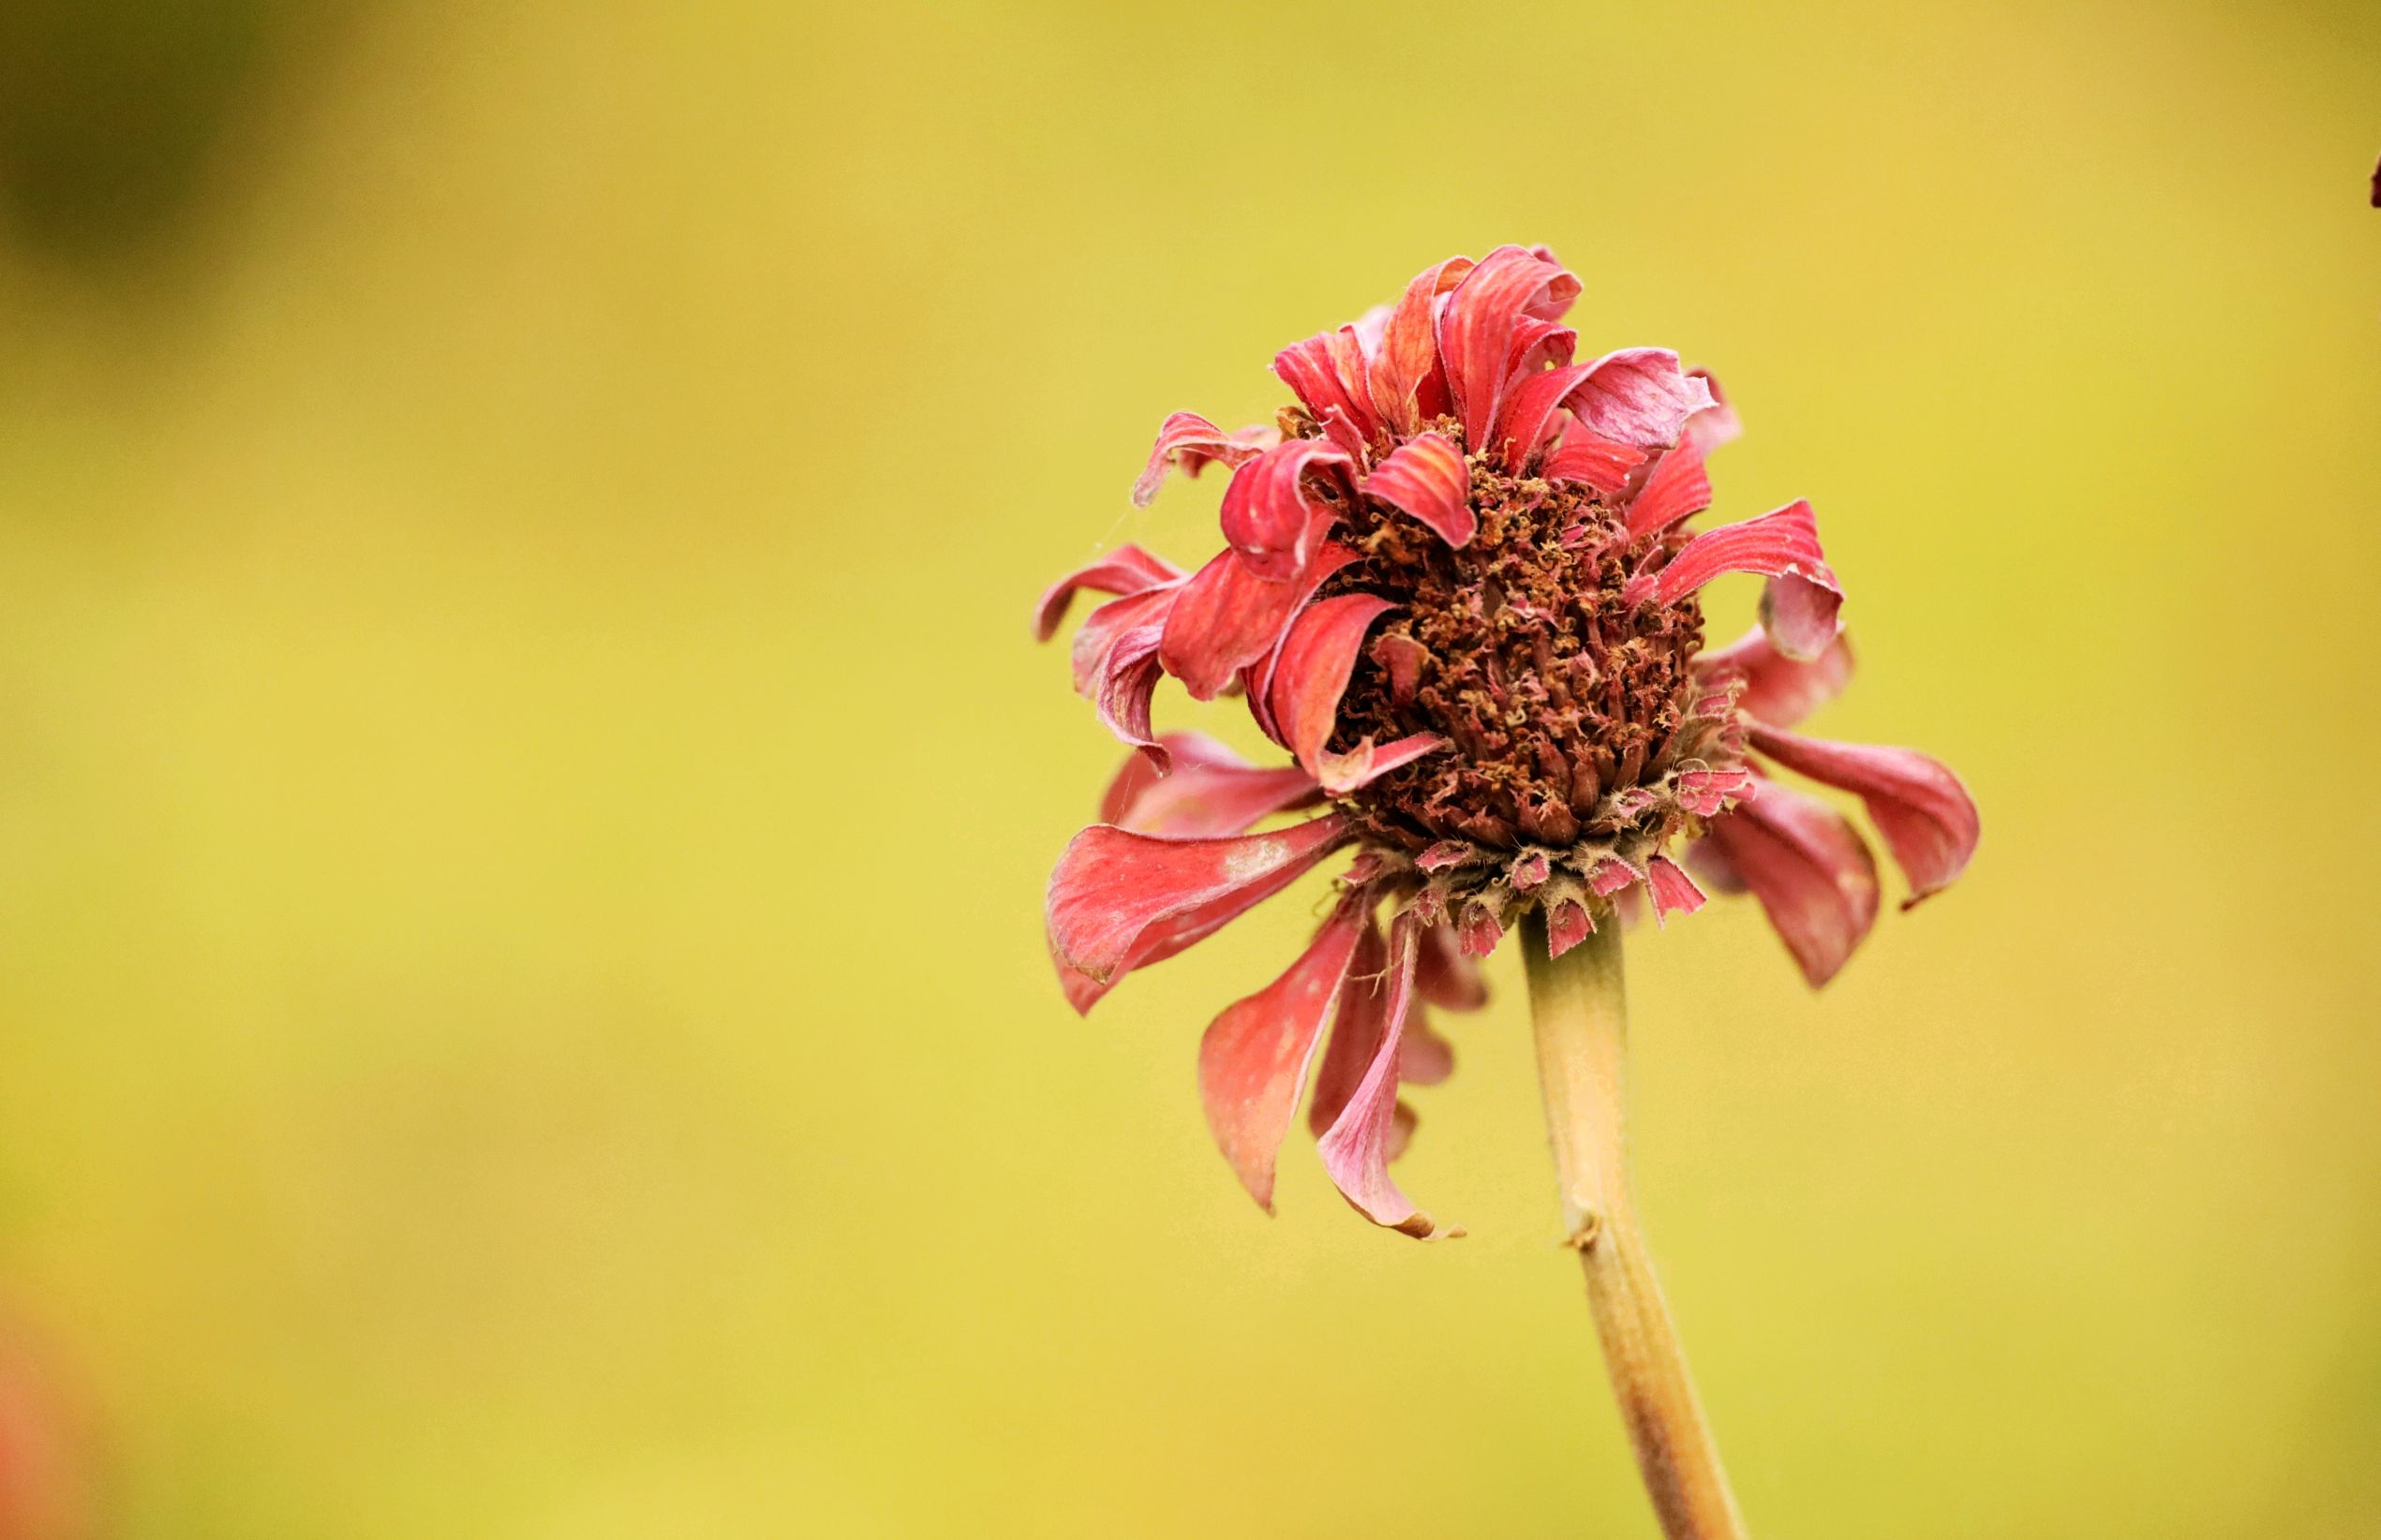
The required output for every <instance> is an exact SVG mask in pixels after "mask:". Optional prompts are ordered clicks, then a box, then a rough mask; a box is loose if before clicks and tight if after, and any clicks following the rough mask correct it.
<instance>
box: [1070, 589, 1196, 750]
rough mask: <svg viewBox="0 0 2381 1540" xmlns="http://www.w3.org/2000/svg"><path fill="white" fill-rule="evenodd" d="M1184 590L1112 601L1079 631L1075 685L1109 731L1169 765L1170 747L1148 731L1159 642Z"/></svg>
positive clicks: (1152, 593)
mask: <svg viewBox="0 0 2381 1540" xmlns="http://www.w3.org/2000/svg"><path fill="white" fill-rule="evenodd" d="M1181 592H1182V589H1180V588H1178V587H1174V586H1171V585H1168V586H1166V587H1162V588H1153V589H1150V590H1149V591H1147V592H1145V593H1139V594H1134V595H1132V596H1130V597H1128V598H1125V599H1116V600H1109V602H1107V603H1105V604H1103V605H1101V606H1100V607H1099V608H1098V609H1096V610H1094V611H1093V612H1092V613H1091V615H1089V616H1087V617H1086V618H1085V619H1084V621H1083V624H1082V627H1081V629H1079V630H1078V631H1077V632H1076V633H1075V646H1074V665H1075V688H1076V689H1078V690H1079V691H1081V692H1082V694H1083V695H1084V696H1085V697H1086V698H1087V699H1089V700H1090V701H1091V703H1093V705H1094V706H1095V707H1096V708H1097V709H1098V711H1099V719H1100V720H1101V721H1102V722H1104V723H1106V724H1107V725H1108V729H1109V732H1111V733H1115V734H1116V735H1117V737H1119V738H1121V739H1123V740H1124V742H1125V743H1128V744H1131V745H1132V746H1133V747H1135V748H1138V749H1140V750H1141V751H1142V752H1143V753H1145V754H1147V755H1148V756H1149V758H1150V759H1151V761H1152V762H1153V764H1154V766H1155V767H1156V768H1157V769H1158V770H1160V771H1163V770H1164V769H1165V768H1166V749H1165V748H1164V747H1163V746H1162V745H1160V744H1159V743H1158V741H1157V739H1156V737H1155V736H1154V735H1153V733H1151V731H1150V721H1149V704H1150V697H1151V695H1152V694H1153V693H1154V692H1155V690H1156V689H1157V677H1158V668H1157V646H1158V641H1159V639H1160V638H1161V637H1162V636H1164V635H1165V628H1166V618H1167V613H1168V611H1169V610H1171V609H1172V608H1173V604H1174V600H1175V596H1176V595H1178V594H1180V593H1181Z"/></svg>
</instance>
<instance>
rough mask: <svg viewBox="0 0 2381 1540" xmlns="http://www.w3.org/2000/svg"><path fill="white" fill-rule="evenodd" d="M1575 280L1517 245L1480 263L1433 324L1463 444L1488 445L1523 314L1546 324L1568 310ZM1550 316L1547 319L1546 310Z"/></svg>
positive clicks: (1501, 248) (1575, 291)
mask: <svg viewBox="0 0 2381 1540" xmlns="http://www.w3.org/2000/svg"><path fill="white" fill-rule="evenodd" d="M1578 293H1579V280H1578V279H1576V278H1574V277H1572V276H1571V275H1570V274H1568V273H1565V272H1564V271H1563V270H1562V268H1561V267H1560V266H1559V265H1557V264H1556V263H1555V262H1552V261H1549V260H1547V259H1545V258H1543V257H1540V256H1539V255H1538V254H1536V253H1535V252H1531V251H1526V250H1524V249H1523V248H1522V247H1520V246H1498V247H1497V248H1496V250H1494V251H1492V252H1490V253H1489V254H1488V255H1487V256H1486V257H1484V258H1482V259H1481V263H1480V265H1479V266H1478V267H1476V268H1473V269H1472V270H1471V272H1470V274H1467V275H1466V277H1465V279H1464V281H1463V282H1462V283H1461V284H1460V285H1458V286H1457V287H1456V289H1455V291H1454V292H1453V293H1452V294H1451V295H1449V296H1448V297H1447V307H1446V309H1445V311H1444V312H1442V313H1441V314H1440V316H1439V318H1438V356H1439V359H1440V360H1441V362H1442V363H1444V364H1445V365H1446V369H1447V383H1448V388H1449V390H1450V392H1451V393H1452V395H1453V396H1454V403H1455V408H1456V411H1457V414H1458V415H1459V416H1460V418H1461V419H1462V421H1463V424H1464V442H1465V443H1466V444H1482V443H1485V442H1487V438H1488V430H1489V428H1490V426H1491V425H1492V424H1493V423H1494V422H1496V408H1497V407H1498V406H1499V405H1500V404H1501V403H1502V401H1503V398H1504V392H1505V385H1506V380H1507V378H1508V377H1509V375H1510V372H1511V368H1512V365H1513V363H1514V360H1513V357H1512V340H1513V333H1514V329H1515V327H1516V325H1517V323H1519V322H1520V320H1521V318H1522V317H1523V315H1524V314H1525V313H1529V314H1532V315H1535V316H1537V317H1538V318H1540V319H1551V318H1553V317H1555V316H1559V315H1561V314H1562V312H1563V311H1564V310H1566V309H1568V308H1570V301H1571V300H1572V299H1574V298H1576V297H1577V295H1578ZM1550 311H1551V314H1549V312H1550Z"/></svg>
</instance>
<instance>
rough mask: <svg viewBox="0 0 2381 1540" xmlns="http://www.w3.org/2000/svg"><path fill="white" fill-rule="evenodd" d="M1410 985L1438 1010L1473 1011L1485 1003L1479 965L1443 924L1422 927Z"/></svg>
mask: <svg viewBox="0 0 2381 1540" xmlns="http://www.w3.org/2000/svg"><path fill="white" fill-rule="evenodd" d="M1414 987H1415V988H1416V989H1418V990H1420V991H1421V997H1422V999H1424V1000H1428V1001H1430V1003H1431V1004H1433V1005H1436V1006H1437V1007H1438V1008H1439V1009H1440V1010H1442V1011H1477V1010H1479V1009H1480V1008H1481V1006H1483V1005H1485V1004H1487V1003H1488V985H1487V984H1486V983H1485V982H1484V981H1483V980H1482V979H1481V976H1480V965H1479V964H1478V963H1476V962H1474V961H1473V960H1472V959H1471V958H1469V957H1466V956H1465V955H1464V952H1463V948H1462V946H1461V945H1459V944H1458V943H1457V941H1456V940H1455V932H1454V931H1453V930H1452V929H1451V927H1449V926H1447V925H1424V926H1423V927H1422V933H1421V941H1420V942H1419V943H1418V948H1417V951H1416V954H1415V957H1414Z"/></svg>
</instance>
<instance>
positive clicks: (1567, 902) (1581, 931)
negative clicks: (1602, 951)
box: [1546, 898, 1596, 957]
mask: <svg viewBox="0 0 2381 1540" xmlns="http://www.w3.org/2000/svg"><path fill="white" fill-rule="evenodd" d="M1595 931H1596V922H1595V920H1594V919H1593V918H1591V917H1590V916H1589V915H1588V913H1587V906H1586V905H1585V904H1583V903H1581V902H1580V901H1579V900H1578V899H1576V898H1557V899H1555V901H1554V902H1553V903H1552V904H1550V905H1548V906H1547V908H1546V955H1548V956H1550V957H1559V956H1561V955H1563V954H1564V953H1566V952H1568V951H1570V949H1571V948H1572V947H1574V946H1577V945H1578V944H1579V943H1580V942H1582V941H1584V940H1586V939H1587V938H1588V937H1590V936H1592V935H1594V934H1595Z"/></svg>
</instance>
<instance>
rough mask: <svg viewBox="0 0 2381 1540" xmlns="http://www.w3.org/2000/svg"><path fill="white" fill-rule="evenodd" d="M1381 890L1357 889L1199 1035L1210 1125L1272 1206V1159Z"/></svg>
mask: <svg viewBox="0 0 2381 1540" xmlns="http://www.w3.org/2000/svg"><path fill="white" fill-rule="evenodd" d="M1371 904H1372V896H1371V895H1370V894H1355V893H1351V894H1349V895H1348V896H1347V897H1346V898H1344V899H1342V900H1341V901H1340V904H1339V907H1338V908H1337V909H1335V910H1333V911H1332V915H1331V918H1329V919H1327V920H1325V921H1324V922H1323V925H1322V928H1321V929H1320V930H1318V931H1317V932H1316V933H1315V940H1314V941H1313V942H1312V944H1310V945H1309V946H1308V947H1307V948H1306V951H1305V953H1304V954H1303V955H1301V956H1300V957H1299V959H1298V960H1297V961H1296V962H1294V963H1292V964H1290V965H1289V970H1288V971H1287V972H1285V973H1284V974H1282V976H1281V977H1280V978H1278V979H1275V980H1274V981H1273V982H1272V984H1270V985H1266V986H1265V987H1264V988H1263V989H1260V990H1258V991H1257V993H1256V994H1254V995H1251V996H1249V997H1248V998H1247V999H1246V1000H1241V1001H1239V1002H1238V1003H1236V1004H1234V1005H1231V1006H1229V1007H1228V1008H1227V1009H1226V1010H1225V1012H1224V1014H1221V1015H1219V1016H1217V1017H1216V1018H1215V1019H1214V1021H1213V1023H1212V1024H1210V1026H1209V1027H1208V1029H1207V1033H1206V1035H1205V1036H1204V1037H1202V1038H1200V1039H1199V1043H1198V1094H1199V1100H1200V1101H1201V1102H1202V1103H1204V1104H1205V1106H1206V1108H1207V1126H1208V1128H1209V1130H1210V1131H1212V1132H1213V1133H1214V1135H1215V1144H1216V1147H1217V1148H1220V1149H1221V1150H1222V1151H1223V1152H1224V1159H1225V1160H1227V1161H1228V1162H1231V1167H1232V1170H1233V1172H1234V1173H1235V1174H1236V1175H1237V1176H1238V1177H1240V1182H1241V1185H1242V1186H1243V1187H1244V1188H1246V1189H1248V1195H1249V1196H1250V1197H1252V1198H1255V1199H1256V1200H1257V1206H1258V1207H1261V1208H1263V1209H1264V1210H1265V1211H1266V1212H1267V1213H1269V1214H1270V1213H1272V1211H1273V1159H1274V1156H1275V1154H1276V1153H1277V1152H1278V1151H1279V1150H1280V1148H1281V1142H1282V1135H1283V1134H1284V1133H1287V1132H1288V1131H1289V1123H1290V1118H1291V1117H1292V1115H1294V1114H1295V1113H1296V1111H1297V1110H1298V1093H1299V1091H1300V1090H1301V1089H1302V1088H1304V1086H1305V1084H1306V1068H1307V1065H1308V1063H1309V1062H1310V1061H1311V1060H1312V1059H1313V1058H1314V1054H1315V1044H1317V1042H1319V1041H1320V1040H1321V1038H1322V1033H1323V1026H1324V1024H1325V1023H1326V1022H1328V1021H1329V1020H1330V1019H1331V1014H1332V1005H1333V1004H1334V1003H1335V1002H1336V1001H1337V1000H1338V999H1339V996H1340V990H1341V986H1342V985H1344V984H1345V983H1346V981H1347V965H1348V963H1349V961H1350V960H1351V959H1352V958H1353V957H1354V956H1355V954H1356V943H1357V940H1358V939H1359V938H1360V937H1362V935H1363V933H1364V929H1365V926H1366V925H1367V924H1368V923H1369V915H1370V912H1371Z"/></svg>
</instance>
